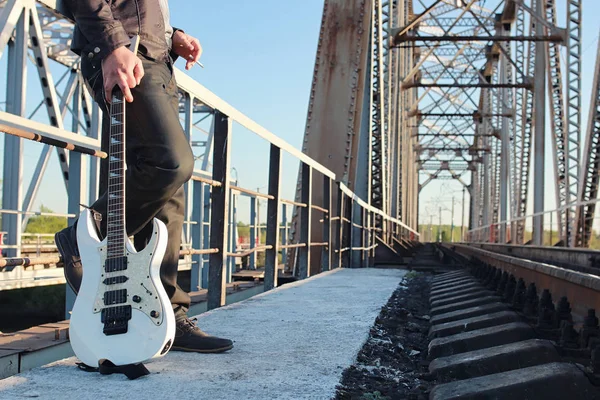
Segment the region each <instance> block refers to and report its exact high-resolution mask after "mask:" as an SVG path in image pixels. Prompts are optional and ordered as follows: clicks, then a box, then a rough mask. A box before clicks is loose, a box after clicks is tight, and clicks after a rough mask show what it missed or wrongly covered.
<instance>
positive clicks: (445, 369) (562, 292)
mask: <svg viewBox="0 0 600 400" xmlns="http://www.w3.org/2000/svg"><path fill="white" fill-rule="evenodd" d="M440 249H441V250H442V251H443V252H444V253H445V255H446V256H449V257H453V258H455V259H456V261H458V262H459V263H460V264H462V265H468V267H467V268H464V269H461V270H457V271H453V272H448V273H445V274H441V275H438V276H437V277H436V278H435V279H434V282H433V284H432V287H431V291H430V305H431V310H430V314H431V320H430V322H431V328H430V331H429V338H430V343H429V347H428V359H429V361H430V363H429V371H430V373H431V374H432V376H433V377H435V379H436V381H437V382H438V384H437V385H436V386H435V387H434V389H433V390H432V391H431V393H430V399H431V400H442V399H465V400H466V399H473V400H474V399H491V398H493V399H511V400H520V399H544V400H548V399H561V400H563V399H586V400H587V399H591V400H593V399H600V327H599V324H598V318H597V316H596V310H600V308H599V307H600V277H599V276H596V275H592V274H587V273H582V272H579V271H573V270H567V269H563V268H560V267H556V266H552V265H548V264H544V263H540V262H537V261H531V260H524V259H521V258H516V257H511V256H507V255H502V254H497V253H492V252H489V251H487V250H483V249H480V248H474V247H471V246H465V245H452V246H450V245H446V246H443V247H440Z"/></svg>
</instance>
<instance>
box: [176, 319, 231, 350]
mask: <svg viewBox="0 0 600 400" xmlns="http://www.w3.org/2000/svg"><path fill="white" fill-rule="evenodd" d="M196 322H197V320H196V318H187V317H184V318H180V319H178V320H177V322H176V324H175V340H174V341H173V347H171V351H191V352H196V353H222V352H224V351H227V350H230V349H232V348H233V342H232V341H231V340H229V339H223V338H219V337H216V336H210V335H208V334H206V333H204V332H202V330H201V329H200V328H198V326H197V325H196Z"/></svg>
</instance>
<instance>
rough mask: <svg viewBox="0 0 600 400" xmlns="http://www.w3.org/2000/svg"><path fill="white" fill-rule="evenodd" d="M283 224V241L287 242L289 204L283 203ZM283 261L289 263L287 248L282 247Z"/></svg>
mask: <svg viewBox="0 0 600 400" xmlns="http://www.w3.org/2000/svg"><path fill="white" fill-rule="evenodd" d="M281 225H283V229H282V230H283V232H282V233H281V243H283V244H287V241H288V221H287V204H282V205H281ZM281 263H282V264H283V265H285V264H286V263H287V249H281Z"/></svg>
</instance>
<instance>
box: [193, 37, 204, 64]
mask: <svg viewBox="0 0 600 400" xmlns="http://www.w3.org/2000/svg"><path fill="white" fill-rule="evenodd" d="M192 43H193V44H194V62H196V61H198V60H199V59H200V55H201V54H202V47H201V46H200V41H199V40H198V39H194V40H192Z"/></svg>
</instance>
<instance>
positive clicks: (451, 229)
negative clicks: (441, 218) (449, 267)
mask: <svg viewBox="0 0 600 400" xmlns="http://www.w3.org/2000/svg"><path fill="white" fill-rule="evenodd" d="M451 215H452V216H451V217H450V242H451V243H454V196H452V214H451Z"/></svg>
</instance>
